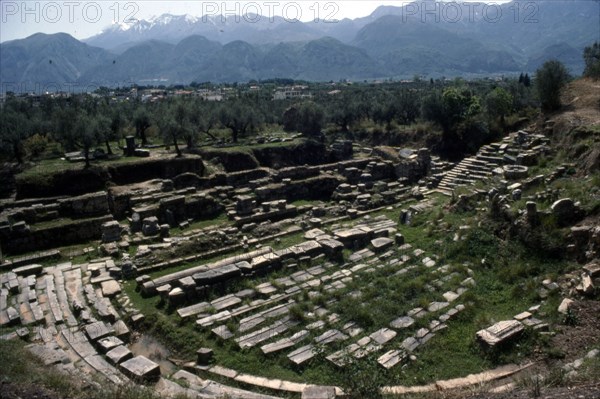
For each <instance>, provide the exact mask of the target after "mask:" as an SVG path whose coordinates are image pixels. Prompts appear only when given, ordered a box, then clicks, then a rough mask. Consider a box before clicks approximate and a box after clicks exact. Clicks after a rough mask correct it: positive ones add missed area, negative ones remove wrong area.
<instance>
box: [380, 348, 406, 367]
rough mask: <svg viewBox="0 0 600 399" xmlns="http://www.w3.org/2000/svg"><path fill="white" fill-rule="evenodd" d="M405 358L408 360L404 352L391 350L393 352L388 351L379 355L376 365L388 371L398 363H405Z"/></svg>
mask: <svg viewBox="0 0 600 399" xmlns="http://www.w3.org/2000/svg"><path fill="white" fill-rule="evenodd" d="M407 358H408V355H407V354H406V352H405V351H403V350H399V349H393V350H391V351H388V352H386V353H384V354H383V355H381V356H380V357H379V358H378V359H377V363H379V364H380V365H381V366H383V368H385V369H390V368H392V367H394V366H395V365H397V364H398V363H401V362H403V361H405V360H406V359H407Z"/></svg>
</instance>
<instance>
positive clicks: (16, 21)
mask: <svg viewBox="0 0 600 399" xmlns="http://www.w3.org/2000/svg"><path fill="white" fill-rule="evenodd" d="M412 1H413V0H341V1H322V0H295V1H287V0H285V1H284V0H280V1H277V0H256V1H246V0H245V1H222V0H214V1H204V0H197V1H169V0H163V1H158V0H155V1H115V0H108V1H106V0H95V1H87V0H84V1H78V0H65V1H62V0H55V1H22V0H0V41H1V42H4V41H7V40H13V39H21V38H24V37H27V36H30V35H32V34H34V33H37V32H44V33H56V32H66V33H69V34H70V35H72V36H74V37H76V38H77V39H84V38H87V37H90V36H93V35H95V34H98V33H100V32H101V31H102V30H103V29H105V28H106V27H108V26H110V25H111V24H114V23H120V24H127V22H128V21H130V20H131V19H133V20H135V19H146V20H147V19H150V18H152V17H153V16H159V15H161V14H164V13H170V14H173V15H182V14H190V15H192V16H196V17H200V16H202V15H205V14H206V15H219V14H227V15H231V14H234V13H235V14H247V13H255V14H260V15H264V16H266V17H269V16H272V15H278V16H283V17H286V18H288V19H290V20H301V21H312V20H314V19H315V18H316V17H317V18H320V19H324V20H336V19H343V18H357V17H363V16H367V15H369V14H370V13H371V12H373V10H375V9H376V8H377V7H378V6H380V5H395V6H402V5H405V4H408V3H410V2H412ZM457 1H458V2H459V3H461V2H476V3H482V4H481V5H483V3H498V4H500V3H504V2H507V1H509V0H457ZM416 2H417V5H419V4H421V6H422V7H425V6H424V2H423V0H416Z"/></svg>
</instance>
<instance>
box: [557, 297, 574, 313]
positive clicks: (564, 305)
mask: <svg viewBox="0 0 600 399" xmlns="http://www.w3.org/2000/svg"><path fill="white" fill-rule="evenodd" d="M572 303H573V300H572V299H569V298H565V299H563V300H562V302H561V303H560V305H559V306H558V313H562V314H567V313H568V312H569V309H570V308H571V304H572Z"/></svg>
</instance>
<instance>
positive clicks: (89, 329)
mask: <svg viewBox="0 0 600 399" xmlns="http://www.w3.org/2000/svg"><path fill="white" fill-rule="evenodd" d="M84 330H85V334H86V335H87V337H88V338H89V340H90V341H97V340H99V339H102V338H104V337H108V336H109V335H112V334H113V333H114V330H113V328H112V327H109V326H108V325H106V324H105V323H104V322H102V321H97V322H95V323H92V324H88V325H86V326H85V327H84Z"/></svg>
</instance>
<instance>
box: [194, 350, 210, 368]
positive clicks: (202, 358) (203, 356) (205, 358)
mask: <svg viewBox="0 0 600 399" xmlns="http://www.w3.org/2000/svg"><path fill="white" fill-rule="evenodd" d="M196 356H197V360H196V361H197V363H198V364H200V365H207V364H209V363H210V362H211V361H212V359H213V350H212V349H210V348H200V349H198V350H197V351H196Z"/></svg>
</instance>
